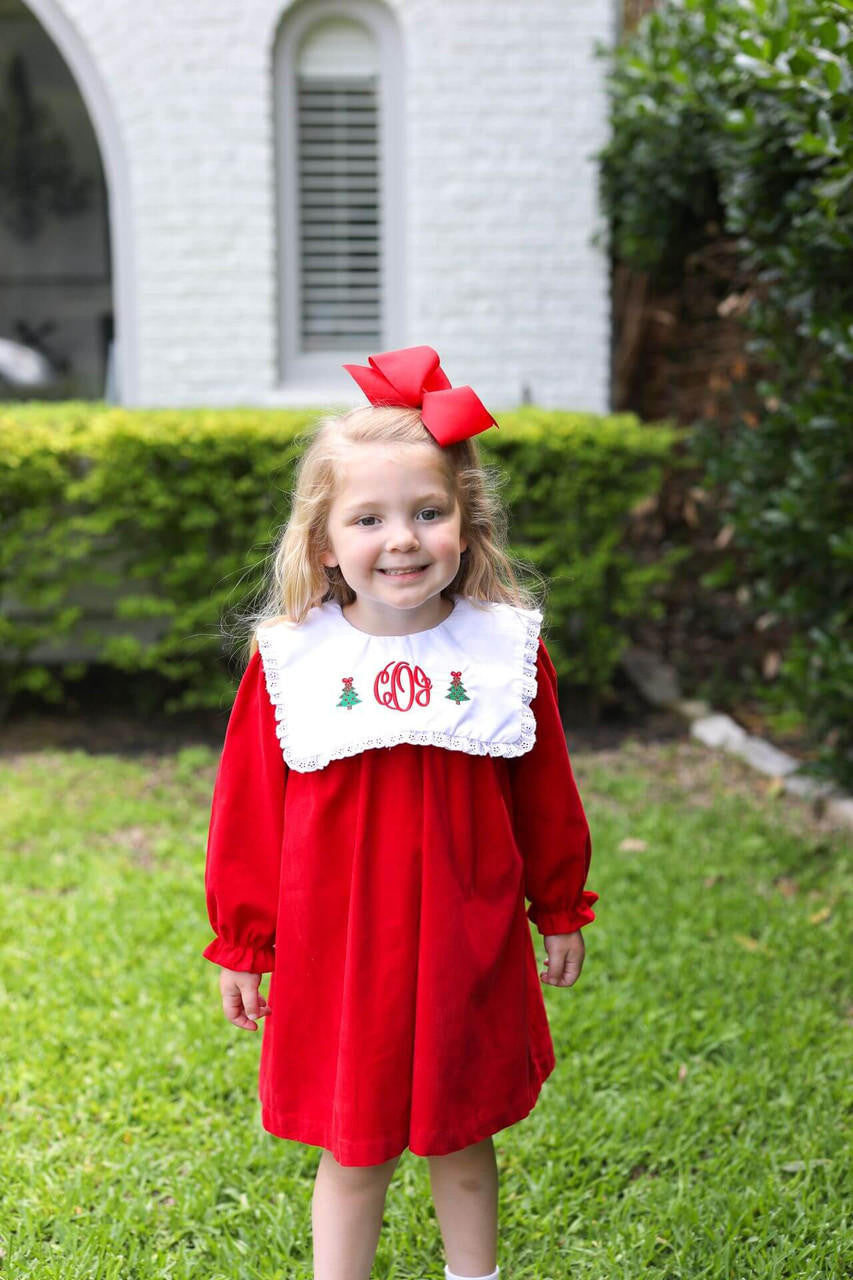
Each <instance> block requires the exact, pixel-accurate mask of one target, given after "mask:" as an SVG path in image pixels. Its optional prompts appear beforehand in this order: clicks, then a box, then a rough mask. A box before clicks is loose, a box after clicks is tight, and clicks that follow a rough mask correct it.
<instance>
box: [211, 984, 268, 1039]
mask: <svg viewBox="0 0 853 1280" xmlns="http://www.w3.org/2000/svg"><path fill="white" fill-rule="evenodd" d="M262 977H263V975H262V974H260V973H240V972H239V971H238V970H237V969H222V970H221V971H220V974H219V990H220V991H221V993H222V1012H223V1013H224V1014H225V1017H226V1018H227V1019H228V1021H229V1022H233V1023H234V1026H235V1027H240V1028H242V1030H243V1031H257V1029H258V1021H257V1020H258V1019H259V1018H265V1017H266V1016H267V1014H268V1013H272V1009H271V1008H270V1007H269V1005H268V1004H267V1002H266V998H265V997H264V996H262V995H261V993H260V991H259V990H258V987H259V986H260V985H261V978H262Z"/></svg>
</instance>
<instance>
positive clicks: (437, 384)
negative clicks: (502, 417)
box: [204, 347, 596, 1280]
mask: <svg viewBox="0 0 853 1280" xmlns="http://www.w3.org/2000/svg"><path fill="white" fill-rule="evenodd" d="M345 367H346V368H348V369H349V371H350V372H351V373H352V375H353V376H354V377H355V378H356V381H357V382H358V383H359V385H360V386H361V387H362V389H363V390H364V391H365V392H366V394H367V396H368V399H369V400H370V402H371V406H370V407H365V408H363V409H356V410H354V411H353V412H350V413H346V414H344V415H343V416H342V417H338V418H333V419H329V420H326V421H324V422H323V423H322V424H321V426H320V428H319V430H318V431H317V432H316V434H315V435H314V437H313V439H312V441H311V443H310V444H309V446H308V448H307V451H306V452H305V454H304V456H303V459H302V461H301V464H300V467H299V471H298V476H297V481H296V486H295V492H294V495H293V507H292V514H291V517H290V520H289V523H288V524H287V527H286V529H285V531H284V534H283V537H282V540H281V543H280V546H279V548H278V551H277V553H276V559H275V588H274V592H273V599H272V602H271V603H272V607H271V608H270V609H269V611H268V612H269V614H270V615H271V616H270V617H269V618H268V619H267V620H265V621H263V622H262V623H261V624H260V625H259V626H258V628H257V632H256V642H255V643H253V646H252V655H251V658H250V660H249V664H248V667H247V669H246V672H245V674H244V676H243V679H242V682H241V684H240V688H239V690H238V693H237V697H236V700H235V703H234V708H233V711H232V713H231V718H230V721H229V724H228V730H227V733H226V737H225V745H224V749H223V753H222V759H221V763H220V766H219V772H218V775H217V780H216V787H215V791H214V797H213V811H212V816H211V823H210V837H209V843H208V860H207V871H206V889H207V901H208V910H209V915H210V921H211V924H212V926H213V929H214V932H215V933H216V935H217V936H216V939H215V940H214V941H213V942H212V943H211V944H210V945H209V946H208V947H207V949H206V950H205V953H204V954H205V955H206V956H207V958H208V959H209V960H212V961H214V962H215V963H217V964H219V965H221V966H222V970H221V975H220V989H221V993H222V1004H223V1009H224V1012H225V1016H226V1017H227V1018H228V1019H229V1020H230V1021H231V1022H233V1023H234V1025H235V1026H237V1027H242V1028H244V1029H245V1030H250V1031H256V1030H257V1028H258V1022H259V1019H261V1018H266V1024H265V1030H264V1036H263V1041H262V1047H261V1061H260V1086H259V1093H260V1101H261V1108H262V1122H263V1125H264V1128H265V1129H267V1130H268V1131H269V1132H270V1133H272V1134H275V1135H276V1136H278V1137H280V1138H290V1139H295V1140H297V1141H299V1142H303V1143H309V1144H312V1145H316V1146H319V1147H322V1148H324V1150H323V1152H322V1155H321V1158H320V1162H319V1167H318V1170H317V1177H316V1182H315V1185H314V1194H313V1199H312V1226H313V1249H314V1276H315V1280H366V1278H367V1277H369V1275H370V1269H371V1265H372V1262H373V1258H374V1254H375V1252H376V1246H377V1242H378V1236H379V1230H380V1226H381V1221H382V1213H383V1208H384V1203H385V1193H386V1190H387V1188H388V1184H389V1182H390V1179H391V1176H392V1174H393V1172H394V1168H395V1166H396V1164H397V1162H398V1160H399V1158H400V1155H401V1153H402V1152H403V1151H404V1150H405V1149H406V1148H408V1149H410V1150H411V1151H412V1152H414V1153H415V1154H416V1155H420V1156H426V1157H427V1158H428V1159H429V1172H430V1181H431V1191H432V1196H433V1201H434V1204H435V1209H436V1214H437V1217H438V1221H439V1225H440V1229H441V1234H442V1238H443V1241H444V1246H445V1252H446V1255H447V1265H446V1266H445V1276H446V1278H447V1280H456V1278H457V1277H478V1278H481V1280H496V1277H498V1275H499V1267H498V1264H497V1203H498V1180H497V1170H496V1164H495V1153H494V1146H493V1142H492V1136H491V1135H492V1134H494V1133H495V1132H497V1131H498V1130H500V1129H503V1128H505V1127H506V1126H508V1125H512V1124H514V1123H515V1122H516V1121H518V1120H521V1119H522V1118H523V1117H524V1116H526V1115H527V1114H528V1113H529V1112H530V1110H531V1109H532V1108H533V1106H534V1105H535V1103H536V1100H537V1097H538V1095H539V1092H540V1089H541V1086H542V1082H543V1081H544V1080H545V1079H546V1077H547V1076H548V1075H549V1074H550V1072H551V1071H552V1070H553V1068H554V1065H555V1058H554V1051H553V1046H552V1042H551V1037H550V1033H549V1028H548V1022H547V1018H546V1013H545V1005H544V1001H543V998H542V991H541V987H540V983H539V975H538V973H537V966H536V959H535V955H534V950H533V945H532V941H531V936H530V928H529V924H528V919H527V917H529V918H530V919H531V920H533V922H534V923H535V925H536V926H537V928H538V930H539V932H540V933H541V934H542V935H544V946H545V951H546V953H547V955H546V960H545V964H546V968H545V970H544V972H543V973H542V975H541V977H542V980H543V981H544V982H548V983H550V984H551V985H553V986H561V987H569V986H571V985H572V983H574V982H575V980H576V979H577V977H578V975H579V973H580V971H581V966H582V964H583V957H584V945H583V941H582V937H581V933H580V929H581V926H582V925H585V924H587V923H589V921H591V920H592V919H593V918H594V916H593V912H592V910H591V904H592V903H593V902H594V901H595V899H596V894H594V893H591V892H585V891H584V887H583V886H584V882H585V880H586V874H587V868H588V866H589V859H590V836H589V828H588V825H587V821H586V817H585V815H584V811H583V807H582V805H581V801H580V798H579V796H578V792H577V788H576V786H575V782H574V779H573V776H572V770H571V766H570V763H569V757H568V753H567V750H566V742H565V737H564V734H563V730H562V727H561V724H560V717H559V712H558V707H557V693H556V678H555V672H554V667H553V665H552V663H551V660H550V658H549V656H548V653H547V651H546V649H545V646H544V644H543V643H542V640H541V638H540V637H539V629H540V624H541V621H542V615H541V614H540V613H539V612H538V611H537V610H536V609H534V608H531V607H530V604H531V601H530V599H529V598H528V597H527V596H525V595H524V594H523V592H522V590H521V589H520V587H519V586H518V583H517V581H516V578H515V575H514V572H513V569H512V564H511V562H510V560H509V559H508V558H507V556H506V555H505V553H504V552H503V551H502V550H501V546H500V541H499V536H498V532H497V528H498V516H499V511H498V508H497V505H496V503H495V501H494V499H493V497H492V495H491V494H490V492H489V489H488V487H487V483H486V479H485V476H484V473H483V471H482V469H481V466H480V463H479V460H478V454H477V448H476V444H475V442H474V441H473V439H472V438H471V437H472V436H473V435H475V434H477V433H478V432H480V431H483V430H485V429H487V428H490V427H491V426H493V425H494V426H496V425H497V424H496V423H494V420H493V419H492V417H491V415H490V414H489V413H488V412H487V411H486V409H485V408H484V407H483V405H482V404H481V402H480V401H479V400H478V398H477V397H476V395H475V394H474V392H473V391H472V390H471V389H470V388H469V387H459V388H451V387H450V383H449V382H448V380H447V378H446V376H445V375H444V373H443V371H442V369H441V367H440V364H439V358H438V356H437V355H436V353H435V352H434V351H433V350H432V349H431V348H429V347H414V348H407V349H406V350H403V351H396V352H386V353H384V354H383V355H377V356H373V357H371V358H370V367H369V368H364V369H362V368H360V367H358V366H345ZM265 612H266V611H265ZM525 898H527V899H529V901H530V904H531V905H530V907H529V909H528V910H527V912H526V913H525ZM267 972H269V973H271V975H272V976H271V978H270V987H269V995H268V997H267V998H264V996H263V995H261V993H260V990H259V986H260V981H261V978H262V975H263V974H264V973H267Z"/></svg>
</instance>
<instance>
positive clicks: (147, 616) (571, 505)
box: [0, 403, 680, 712]
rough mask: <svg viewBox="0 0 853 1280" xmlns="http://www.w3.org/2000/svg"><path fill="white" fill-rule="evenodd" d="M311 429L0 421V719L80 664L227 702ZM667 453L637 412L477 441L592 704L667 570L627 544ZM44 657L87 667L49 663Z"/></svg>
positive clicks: (169, 698) (569, 668)
mask: <svg viewBox="0 0 853 1280" xmlns="http://www.w3.org/2000/svg"><path fill="white" fill-rule="evenodd" d="M315 417H316V414H315V413H313V412H308V411H284V410H282V411H270V410H180V411H172V410H158V411H151V410H123V409H116V408H112V407H108V406H102V405H97V404H96V405H93V404H88V403H65V404H47V403H44V404H37V403H29V404H25V405H6V406H0V534H2V537H0V599H2V600H3V602H4V608H3V611H2V617H0V676H2V679H3V686H4V690H5V704H6V706H7V707H8V705H9V704H10V702H11V701H12V699H13V697H14V695H15V694H16V693H20V692H22V691H28V692H29V693H31V694H36V695H38V696H39V697H40V698H42V699H44V700H46V701H58V700H60V699H62V698H64V697H68V696H69V693H71V691H72V690H71V686H73V683H74V682H75V681H76V680H79V679H80V678H82V676H83V675H84V674H85V673H86V671H87V669H88V668H89V667H90V666H92V665H93V664H98V665H101V664H105V665H106V666H108V667H112V668H115V669H118V670H120V671H123V672H127V673H138V672H150V673H157V676H158V677H159V683H160V684H161V685H162V686H163V688H164V694H163V697H162V702H163V708H164V709H165V710H166V711H169V712H174V711H177V710H183V709H190V708H201V707H221V706H223V705H225V704H227V702H228V700H229V699H230V698H231V696H232V695H233V687H234V679H235V675H236V674H237V673H238V671H239V668H240V665H241V662H240V659H241V653H240V644H241V643H242V642H243V641H244V640H245V638H246V637H245V635H242V634H240V633H239V628H238V627H237V626H235V625H234V623H233V622H231V623H229V622H228V619H229V617H230V618H236V617H237V616H238V615H239V612H240V610H241V609H246V608H247V607H248V606H249V604H250V603H251V602H252V600H253V598H254V597H255V596H256V594H257V592H258V591H259V589H260V587H261V584H262V581H263V578H264V573H265V565H266V560H267V558H268V554H269V552H270V551H271V549H272V544H273V541H274V539H275V537H276V534H277V533H278V531H279V529H280V527H281V525H282V524H283V522H284V521H285V519H286V517H287V510H288V494H289V486H290V483H291V475H292V468H293V464H294V461H295V459H296V458H297V457H298V454H299V451H300V447H301V441H300V438H299V437H300V433H304V431H305V429H306V428H307V427H308V426H309V424H310V423H311V422H312V421H313V420H314V418H315ZM676 439H677V432H676V431H675V430H674V429H673V428H671V427H667V426H642V425H641V424H640V423H639V422H638V420H637V419H636V418H634V417H633V416H632V415H619V416H614V417H599V416H596V415H593V414H583V413H565V412H550V411H544V410H539V409H525V410H520V411H516V412H512V413H506V414H503V415H502V416H501V428H500V431H499V432H491V433H489V436H488V438H486V437H481V443H482V452H483V456H484V460H485V462H486V463H487V464H489V465H492V466H495V467H497V468H498V469H499V470H500V472H501V473H502V474H503V477H504V481H505V483H504V488H503V497H504V500H505V502H506V504H507V506H508V507H509V509H510V514H511V525H510V530H511V549H512V551H513V552H514V553H515V554H516V555H517V556H519V557H520V558H521V559H522V560H524V561H526V562H527V563H528V564H530V565H532V566H533V567H535V569H536V570H538V571H539V572H541V573H542V574H543V575H545V577H546V578H547V579H548V580H549V581H550V593H549V597H548V602H547V606H546V613H547V628H548V630H547V634H548V641H549V647H550V648H551V651H552V653H553V656H554V660H555V664H556V666H557V669H558V671H559V672H560V675H561V676H562V677H563V679H564V681H565V682H566V685H567V686H574V687H575V688H576V689H580V688H582V689H585V690H586V691H587V693H588V695H589V696H591V698H592V699H593V701H594V702H596V701H598V700H600V699H602V698H607V697H608V696H609V695H610V693H611V690H612V685H611V680H612V677H613V673H614V670H615V667H616V665H617V662H618V659H619V655H620V653H621V651H622V649H623V647H624V646H625V645H626V644H627V643H628V639H629V636H628V631H629V626H630V623H631V620H632V619H634V618H638V617H643V618H648V617H649V616H657V615H658V614H659V611H660V604H659V603H658V602H657V601H656V599H655V589H656V587H658V586H659V584H663V583H664V582H665V581H666V580H667V579H668V577H669V575H670V572H671V568H672V565H673V564H674V562H675V560H676V559H678V557H679V555H680V553H679V552H678V551H677V550H675V549H673V550H670V551H668V552H666V553H664V554H662V555H661V556H660V557H659V558H658V559H657V560H655V561H654V562H653V563H646V564H643V563H639V562H638V559H637V555H636V553H634V552H632V551H631V550H630V549H629V547H628V546H627V542H626V539H625V538H624V534H625V530H626V527H627V523H628V517H629V512H630V511H631V509H632V507H634V506H635V505H636V504H637V503H638V502H640V501H641V500H642V499H643V498H645V497H647V496H648V495H650V494H652V493H654V492H656V491H657V489H658V487H659V485H660V480H661V473H662V468H663V465H664V464H665V462H667V461H668V460H669V459H670V455H671V453H672V448H673V444H674V442H675V440H676ZM223 620H224V621H223ZM57 640H62V642H63V644H64V645H65V646H66V647H67V646H68V645H71V646H72V647H73V644H75V643H78V644H83V645H85V646H87V648H88V649H89V650H90V652H89V653H88V654H87V655H86V656H84V657H83V658H81V659H80V660H78V661H61V660H59V657H58V654H59V650H58V649H57ZM51 648H53V650H54V651H55V652H54V654H53V656H52V654H51ZM155 683H156V682H155ZM158 696H159V695H158Z"/></svg>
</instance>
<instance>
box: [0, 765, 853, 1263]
mask: <svg viewBox="0 0 853 1280" xmlns="http://www.w3.org/2000/svg"><path fill="white" fill-rule="evenodd" d="M215 763H216V757H215V755H214V754H213V753H212V752H210V751H209V750H207V749H205V748H201V747H198V748H195V747H194V748H187V749H184V750H183V751H180V752H179V753H178V754H176V755H171V756H163V757H159V758H156V757H153V756H152V757H143V758H139V759H136V760H127V759H120V758H117V757H114V756H89V755H87V754H84V753H82V752H67V753H62V752H47V751H45V752H34V753H32V754H21V755H18V756H7V757H5V758H0V794H2V806H0V809H1V810H2V816H1V817H0V857H2V861H3V867H2V876H0V884H2V889H0V892H2V900H0V1035H2V1059H3V1069H2V1076H0V1275H1V1276H9V1277H11V1278H13V1280H28V1278H30V1277H32V1278H33V1280H59V1278H61V1280H89V1278H92V1280H94V1278H97V1280H113V1278H114V1280H155V1278H157V1280H161V1278H162V1277H175V1278H179V1277H180V1278H183V1277H193V1278H198V1280H202V1278H203V1280H236V1278H237V1277H240V1278H241V1280H261V1278H263V1280H273V1278H275V1277H277V1278H279V1280H306V1278H308V1277H310V1276H311V1240H310V1221H311V1210H310V1198H311V1188H312V1182H313V1175H314V1171H315V1168H316V1164H317V1160H318V1156H319V1150H318V1149H317V1148H315V1147H302V1146H299V1145H298V1144H296V1143H291V1142H281V1141H279V1140H278V1139H275V1138H273V1137H271V1136H269V1135H267V1134H265V1133H264V1132H263V1130H262V1129H261V1127H260V1120H259V1114H258V1104H257V1100H256V1077H257V1056H258V1050H259V1047H260V1036H259V1035H250V1034H248V1033H245V1032H239V1031H237V1030H236V1029H235V1028H233V1027H231V1026H230V1025H229V1024H228V1023H226V1022H225V1020H224V1018H223V1017H222V1015H221V1012H220V1009H219V1001H218V991H217V986H216V973H217V971H216V970H215V969H214V967H213V966H211V965H209V964H208V963H207V961H205V960H204V959H202V957H201V950H202V948H203V947H204V945H205V944H206V942H207V941H208V939H209V937H210V933H209V929H208V926H207V921H206V917H205V914H204V897H203V886H202V874H203V862H204V841H205V835H206V829H207V813H208V805H209V799H210V792H211V788H212V782H213V775H214V770H215ZM575 768H576V772H577V775H578V779H579V782H580V785H581V790H582V793H583V795H584V798H585V802H586V806H587V810H588V813H589V817H590V821H591V825H592V830H593V842H594V851H595V858H594V863H595V874H594V876H593V877H592V878H591V883H592V885H593V887H595V888H597V889H598V890H599V892H600V893H601V894H602V901H601V903H600V915H599V920H598V921H597V922H596V923H595V924H594V925H593V926H592V927H591V928H590V929H588V930H587V932H586V936H587V967H586V969H585V971H584V974H583V977H582V979H581V981H580V983H579V984H578V986H576V987H575V988H574V989H572V990H564V989H556V988H551V987H547V988H545V1000H546V1002H547V1006H548V1012H549V1016H550V1019H551V1027H552V1032H553V1036H554V1042H555V1047H556V1051H557V1063H558V1065H557V1069H556V1071H555V1072H554V1073H553V1075H552V1076H551V1077H550V1079H549V1080H548V1081H547V1082H546V1084H545V1086H544V1089H543V1092H542V1095H541V1098H540V1100H539V1103H538V1105H537V1106H536V1108H535V1109H534V1111H533V1112H532V1113H531V1115H530V1116H529V1117H528V1119H526V1120H525V1121H522V1123H521V1124H519V1125H516V1126H514V1127H512V1128H510V1129H506V1130H504V1131H503V1132H502V1133H500V1134H499V1135H497V1137H496V1146H497V1150H498V1161H499V1164H500V1167H501V1170H502V1179H501V1242H500V1249H499V1258H498V1261H499V1262H500V1264H501V1280H566V1277H569V1276H571V1277H573V1278H574V1277H588V1278H589V1280H599V1278H600V1280H605V1277H607V1278H610V1277H620V1278H622V1280H628V1278H629V1277H631V1278H633V1277H641V1276H643V1277H645V1276H651V1277H657V1278H658V1280H662V1278H664V1277H667V1278H675V1277H684V1278H685V1280H700V1278H701V1277H719V1278H720V1280H723V1278H725V1280H735V1278H737V1280H739V1278H740V1277H744V1278H749V1280H752V1277H761V1278H763V1277H767V1278H768V1280H769V1278H770V1277H773V1278H776V1277H790V1278H791V1280H805V1278H811V1277H839V1278H841V1277H844V1276H849V1275H851V1274H853V1235H852V1234H851V1231H852V1230H853V1228H851V1221H850V1206H851V1179H850V1165H849V1146H850V1131H849V1122H850V1109H851V1054H850V1041H851V1023H853V1005H851V1000H853V996H851V992H850V989H849V985H848V982H849V969H850V950H849V943H850V935H851V930H850V918H849V915H850V913H849V897H848V898H847V899H846V900H845V897H844V892H845V889H849V885H850V878H851V867H850V853H851V841H850V838H849V834H848V835H845V834H844V833H841V832H833V831H831V830H829V829H827V828H826V827H825V825H824V824H822V823H821V822H819V821H818V820H817V819H814V818H812V817H811V816H810V814H809V812H808V810H807V809H806V808H805V807H804V806H803V805H802V804H799V803H797V802H794V801H791V800H790V799H788V798H785V797H779V796H774V795H773V793H772V789H768V788H767V787H766V785H765V784H764V783H763V782H760V783H756V782H755V781H754V780H753V779H752V778H750V777H748V776H747V774H746V772H745V771H744V770H743V769H742V766H740V765H738V764H737V763H735V762H730V761H721V760H718V759H717V758H716V757H715V756H714V755H712V754H711V753H710V752H707V751H705V750H704V749H703V748H701V747H699V746H697V745H693V744H690V743H678V744H672V745H665V746H655V747H649V746H647V745H641V744H639V743H632V744H628V746H627V747H625V748H623V749H622V750H621V751H619V752H608V753H606V754H595V755H592V754H590V755H581V754H578V755H576V756H575ZM626 841H627V842H628V843H627V844H626V843H625V842H626ZM536 944H537V946H536V951H537V957H541V956H542V954H543V948H542V946H541V942H540V940H539V939H538V935H537V937H536ZM374 1275H375V1276H377V1277H389V1278H391V1277H394V1278H397V1280H433V1278H434V1280H441V1277H442V1276H443V1258H442V1252H441V1247H440V1238H439V1234H438V1229H437V1224H436V1221H435V1216H434V1212H433V1209H432V1204H431V1201H430V1199H429V1181H428V1171H427V1165H426V1161H424V1160H421V1159H419V1158H418V1157H416V1156H413V1155H412V1154H411V1153H410V1152H407V1153H405V1155H404V1156H403V1159H402V1161H401V1163H400V1166H399V1167H398V1170H397V1172H396V1174H395V1177H394V1180H393V1182H392V1184H391V1189H390V1191H389V1195H388V1201H387V1209H386V1216H385V1226H384V1229H383V1233H382V1237H381V1240H380V1245H379V1251H378V1254H377V1259H376V1264H375V1268H374Z"/></svg>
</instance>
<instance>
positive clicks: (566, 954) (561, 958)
mask: <svg viewBox="0 0 853 1280" xmlns="http://www.w3.org/2000/svg"><path fill="white" fill-rule="evenodd" d="M544 942H545V951H546V953H547V954H546V957H545V960H544V964H545V965H546V966H547V967H546V968H545V969H544V970H543V972H542V973H541V974H540V975H539V976H540V977H541V979H542V981H543V982H548V983H550V985H551V986H552V987H571V986H572V985H573V984H574V983H575V982H577V980H578V978H579V977H580V973H581V969H582V968H583V958H584V952H585V948H584V941H583V935H582V934H581V931H580V929H578V930H577V932H576V933H550V934H547V935H546V937H545V939H544Z"/></svg>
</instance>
